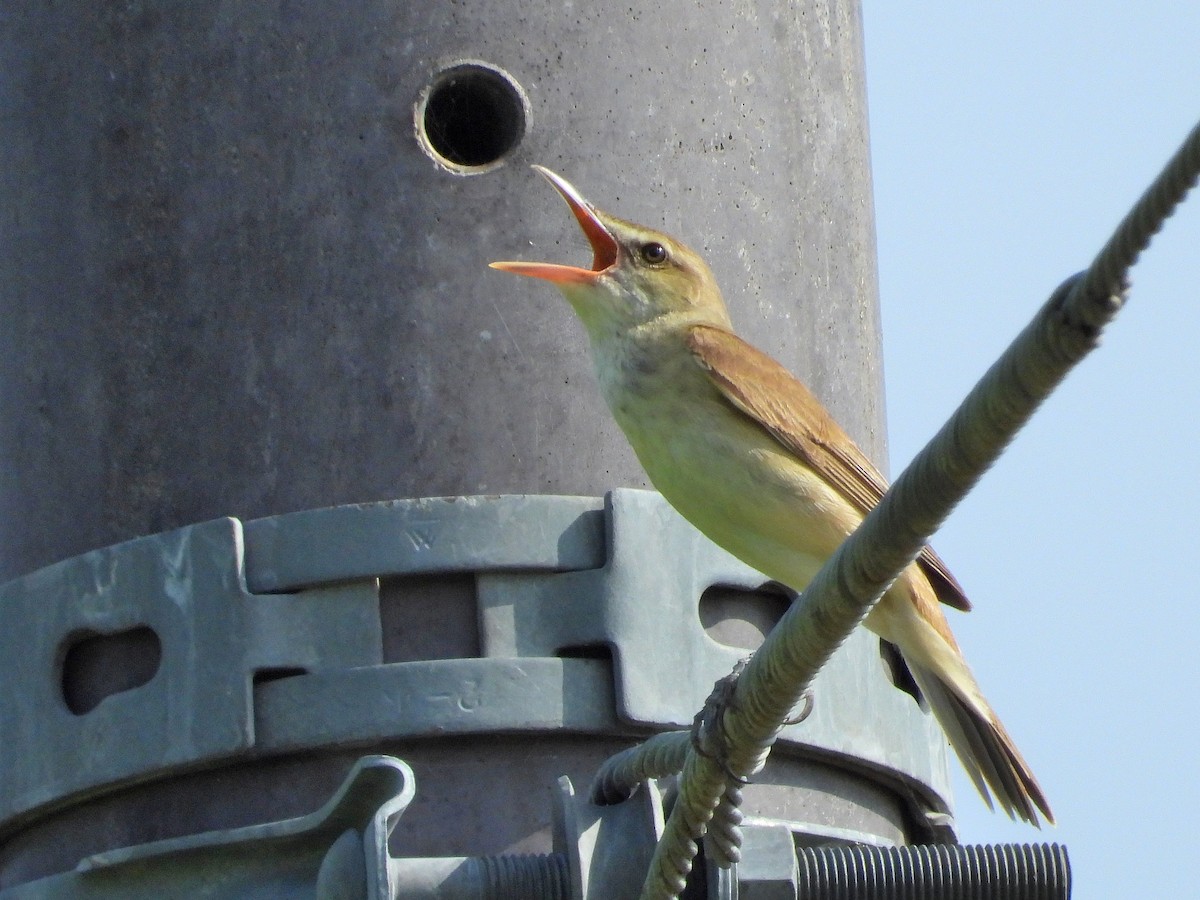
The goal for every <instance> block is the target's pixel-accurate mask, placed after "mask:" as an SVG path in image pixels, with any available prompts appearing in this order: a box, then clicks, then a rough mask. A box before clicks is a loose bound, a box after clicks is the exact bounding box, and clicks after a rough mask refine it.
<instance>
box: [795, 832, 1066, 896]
mask: <svg viewBox="0 0 1200 900" xmlns="http://www.w3.org/2000/svg"><path fill="white" fill-rule="evenodd" d="M796 861H797V863H798V867H799V878H798V882H797V883H798V886H799V896H801V897H804V898H805V900H1069V898H1070V896H1071V863H1070V860H1069V859H1068V858H1067V848H1066V847H1064V846H1062V845H1061V844H996V845H987V846H979V845H976V846H960V845H957V844H931V845H928V846H916V847H872V846H868V845H865V844H855V845H837V846H825V847H801V848H799V849H798V850H797V851H796Z"/></svg>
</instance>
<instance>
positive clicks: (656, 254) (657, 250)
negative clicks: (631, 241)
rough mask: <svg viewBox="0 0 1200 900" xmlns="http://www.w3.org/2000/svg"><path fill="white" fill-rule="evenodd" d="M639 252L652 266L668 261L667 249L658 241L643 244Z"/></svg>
mask: <svg viewBox="0 0 1200 900" xmlns="http://www.w3.org/2000/svg"><path fill="white" fill-rule="evenodd" d="M639 252H640V253H641V255H642V259H643V260H645V261H646V262H648V263H650V265H652V266H657V265H661V264H662V263H665V262H666V261H667V248H666V247H664V246H663V245H662V244H660V243H658V242H657V241H651V242H650V243H648V244H642V247H641V250H640V251H639Z"/></svg>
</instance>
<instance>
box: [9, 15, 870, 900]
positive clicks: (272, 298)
mask: <svg viewBox="0 0 1200 900" xmlns="http://www.w3.org/2000/svg"><path fill="white" fill-rule="evenodd" d="M862 52H863V50H862V33H861V21H860V17H859V10H858V4H857V3H855V2H852V0H848V2H838V0H834V2H824V0H812V2H805V3H801V4H790V3H788V4H784V3H778V4H771V3H765V2H764V3H756V4H726V3H715V4H707V5H705V6H704V7H702V8H701V7H697V6H696V4H695V3H693V2H690V0H660V2H655V3H634V4H632V5H630V4H623V5H620V6H619V7H611V5H606V4H584V3H577V4H571V3H567V4H565V5H563V4H555V3H537V2H532V3H524V4H516V3H512V2H501V0H479V2H475V3H470V4H465V3H428V4H420V3H401V4H396V3H382V2H375V0H368V2H365V3H360V4H355V5H354V6H353V7H352V8H350V7H347V8H342V7H337V8H335V7H334V6H331V5H330V4H328V3H319V2H312V0H298V2H294V3H288V4H283V5H282V6H281V5H266V6H264V5H262V4H254V3H240V2H232V3H230V2H225V3H218V2H214V0H197V2H188V3H152V2H135V3H125V4H116V5H114V4H96V3H83V2H78V3H66V4H51V5H47V4H44V3H35V2H30V0H16V2H14V3H10V4H7V7H6V9H5V11H4V12H2V13H0V321H3V323H4V327H3V328H2V329H0V459H2V460H3V461H4V463H3V466H2V467H0V581H3V580H5V579H8V578H14V577H17V576H20V575H23V574H25V573H28V572H31V571H33V570H34V569H37V568H39V567H41V566H44V565H47V564H49V563H52V562H54V561H56V560H60V559H63V558H65V557H69V556H72V555H75V554H78V553H82V552H84V551H87V550H90V549H92V548H96V547H100V546H104V545H108V544H112V543H115V542H118V541H122V540H126V539H128V538H131V537H134V536H138V535H144V534H151V533H155V532H159V531H163V530H166V529H170V528H174V527H177V526H182V525H187V524H190V523H194V522H199V521H203V520H207V519H211V518H214V517H217V516H224V515H232V516H237V517H239V518H242V519H253V518H257V517H262V516H268V515H273V514H279V513H285V512H290V511H294V510H302V509H310V508H315V507H323V506H330V505H336V504H345V503H354V502H363V501H373V500H380V499H387V498H397V497H429V496H441V495H459V494H466V495H470V494H497V493H509V492H518V493H521V492H526V493H543V494H568V495H573V494H578V495H600V494H603V493H604V492H605V491H607V490H609V489H612V488H614V487H619V486H634V487H643V486H647V485H646V482H645V478H644V475H643V474H642V472H641V470H640V468H639V467H638V465H637V462H636V460H635V459H634V457H633V456H632V453H631V452H630V451H629V450H628V449H627V447H626V445H625V442H624V439H623V438H622V436H621V435H620V433H619V431H618V430H617V428H616V426H615V425H614V424H613V423H612V422H611V420H610V418H609V416H608V414H607V411H606V410H605V409H604V408H603V405H602V401H601V399H600V397H599V394H598V392H597V390H596V388H595V385H594V383H593V378H592V375H591V364H590V360H589V358H588V354H587V350H586V346H585V339H584V334H583V331H582V328H581V327H580V326H579V325H578V323H577V322H575V321H574V318H573V315H572V313H571V311H570V310H569V309H568V308H567V306H566V305H565V304H564V303H562V302H561V301H560V300H559V299H558V298H557V297H556V296H555V295H554V294H553V292H552V291H550V290H549V289H545V288H542V289H539V288H538V287H537V286H536V285H534V284H531V283H529V282H526V281H523V280H520V279H515V278H510V277H504V276H502V275H499V274H496V273H493V272H491V271H489V270H488V269H487V268H486V264H487V262H489V261H490V260H494V259H504V258H514V257H528V258H539V259H548V260H561V261H580V260H583V259H586V258H587V256H586V253H587V251H586V249H585V246H584V244H583V241H582V238H581V237H580V236H579V235H578V233H577V229H576V228H575V226H574V224H573V223H572V222H571V221H570V219H569V217H568V216H567V215H566V214H565V212H564V210H563V208H562V207H561V203H560V201H559V199H558V198H557V197H556V196H554V194H553V192H552V191H550V190H549V189H547V188H546V186H545V185H544V184H543V183H542V182H541V181H540V179H537V178H536V176H534V175H533V174H532V173H531V172H530V170H529V169H528V164H529V163H534V162H537V163H542V164H545V165H548V166H550V167H551V168H553V169H555V170H557V171H559V172H561V173H563V174H564V175H566V176H567V177H568V178H570V179H571V180H572V181H573V182H574V183H575V184H577V185H578V186H579V187H580V188H581V189H582V190H583V191H584V192H585V193H586V194H587V196H588V197H589V198H590V199H592V200H594V201H595V202H596V203H597V204H598V205H600V206H602V207H603V208H605V209H607V210H609V211H611V212H614V213H616V214H618V215H620V216H622V217H624V218H629V219H632V220H635V221H639V222H642V223H645V224H648V225H651V226H654V227H661V228H664V229H665V230H667V231H668V232H670V233H672V234H675V235H678V236H679V237H681V238H682V239H684V240H685V241H687V242H688V243H689V244H691V245H692V246H693V247H695V248H697V249H700V250H702V251H703V252H704V253H705V254H706V256H707V258H708V259H709V261H710V263H711V264H712V267H713V269H714V271H715V272H716V273H717V276H718V278H719V279H720V281H721V283H722V285H723V288H724V291H725V294H726V297H727V299H728V301H729V305H730V307H731V310H732V314H733V317H734V320H735V323H736V324H737V326H738V328H739V330H740V331H741V332H742V333H743V334H744V335H745V336H746V337H747V338H749V339H750V340H752V341H753V342H754V343H756V344H758V345H759V346H761V347H763V348H764V349H766V350H768V351H769V352H771V353H772V354H773V355H775V356H776V357H778V358H779V359H781V360H782V361H783V362H784V363H785V364H787V365H788V366H789V367H791V368H792V369H793V370H794V371H796V372H797V373H798V374H800V375H801V376H802V377H804V378H805V379H806V380H807V381H808V382H809V384H810V385H811V386H812V387H813V389H814V390H815V391H816V392H817V394H818V395H819V396H820V397H821V398H822V399H823V400H824V401H825V402H826V403H827V404H828V405H829V406H830V407H831V409H832V410H833V411H834V412H835V414H836V415H837V416H838V417H839V419H840V420H841V421H842V422H843V424H844V425H845V426H846V427H847V428H848V430H849V431H850V432H851V433H852V434H853V435H854V436H855V438H856V439H857V440H859V441H860V443H861V444H862V445H863V446H864V448H865V449H867V450H868V452H870V453H871V454H872V455H873V456H874V457H875V458H876V459H877V460H880V461H882V458H883V454H884V449H885V447H884V438H883V424H882V408H883V406H882V390H881V377H880V364H879V350H878V338H879V334H878V331H879V326H878V312H877V298H876V282H875V271H874V238H873V231H872V228H873V222H872V214H871V193H870V176H869V169H868V154H867V134H866V109H865V98H864V87H863V65H862ZM468 582H469V579H459V580H458V581H449V582H439V581H438V580H437V579H431V580H429V581H428V582H425V583H422V584H420V585H417V586H416V587H415V588H414V586H413V585H407V586H401V587H400V588H396V587H395V586H392V588H391V589H393V590H398V591H399V592H400V593H401V594H405V592H406V591H407V594H406V596H408V595H411V597H412V598H415V599H411V603H412V604H414V607H413V608H414V609H417V608H418V607H419V608H420V609H421V610H423V611H424V612H422V613H421V614H422V615H423V616H424V617H425V618H426V619H428V620H430V623H431V624H430V630H429V631H428V632H424V633H422V635H421V636H420V637H419V638H415V639H412V643H413V644H414V645H416V644H421V645H422V648H423V652H424V653H426V654H427V655H429V656H433V657H437V656H438V655H439V654H441V655H457V654H458V652H460V651H462V649H463V644H462V638H461V636H458V635H456V634H455V633H454V632H453V629H452V628H451V627H450V626H446V628H444V629H443V630H442V631H441V632H439V631H438V628H437V622H436V620H437V619H438V618H439V617H438V616H436V615H430V613H429V610H430V609H435V608H442V607H440V606H437V604H445V608H447V609H449V608H453V609H462V608H463V605H464V603H467V602H469V599H470V596H471V591H472V586H471V584H469V583H468ZM388 590H389V587H388V586H387V585H385V591H384V593H385V595H386V594H387V592H388ZM406 602H409V601H406ZM409 649H411V648H408V649H405V648H401V649H396V648H393V650H394V652H395V653H396V654H398V655H399V656H400V657H403V655H404V654H405V653H406V652H408V650H409ZM620 745H622V746H623V744H620ZM614 746H617V744H613V743H611V742H605V741H600V742H595V743H593V744H592V745H591V746H590V747H589V748H588V749H587V750H586V752H581V753H577V752H576V750H575V749H574V747H573V745H572V744H571V743H570V742H566V743H563V744H558V745H553V746H550V747H548V749H546V750H545V752H544V753H543V754H542V755H541V756H540V757H538V760H537V761H536V765H535V764H534V762H531V757H530V756H529V751H528V750H527V748H525V747H524V746H519V745H517V744H513V743H511V742H509V743H505V742H493V744H492V745H491V746H490V749H488V750H486V753H487V754H488V756H487V758H486V759H484V760H483V762H472V761H471V760H475V759H477V758H478V757H479V756H480V754H481V753H482V752H485V751H483V750H481V749H480V748H477V747H476V748H467V747H459V748H449V749H446V748H442V749H439V750H438V751H437V752H436V753H434V754H433V755H432V756H431V757H430V759H429V760H426V763H427V770H428V769H430V768H436V765H441V766H443V768H447V767H448V768H449V769H453V770H454V773H455V774H454V778H453V779H451V780H450V782H448V783H453V784H455V785H457V787H456V790H457V792H458V794H457V795H455V793H454V791H453V790H450V789H449V788H447V789H446V791H445V794H444V799H443V800H442V801H439V802H442V803H443V805H442V806H441V807H439V808H436V809H433V810H432V811H431V812H430V813H429V818H430V821H433V820H435V819H438V818H440V819H442V820H445V819H446V818H447V817H449V818H450V819H452V820H454V821H452V822H451V825H452V826H457V827H458V829H459V831H458V834H457V836H456V835H453V834H452V835H451V836H450V837H446V836H444V835H441V836H435V837H430V839H429V840H428V842H427V844H428V845H427V846H421V847H419V848H417V850H419V851H420V852H423V853H437V852H455V851H457V852H467V851H470V852H495V851H496V850H499V849H514V848H516V849H528V847H529V846H532V845H533V844H536V840H535V836H528V837H527V838H518V839H514V840H511V841H510V840H508V838H507V837H506V838H505V842H504V844H503V846H501V847H475V846H462V845H461V844H467V845H470V843H471V841H472V840H473V839H474V836H482V837H483V838H484V839H486V838H488V837H489V836H490V835H491V833H492V831H493V824H494V823H491V822H489V821H479V822H472V821H471V820H470V818H469V816H468V817H465V818H464V817H463V814H462V809H463V802H464V797H463V793H464V792H466V793H467V794H468V795H469V793H470V791H471V790H474V788H473V787H471V786H470V784H469V780H470V778H473V777H483V774H482V773H484V772H490V773H491V774H490V775H489V776H488V777H489V782H490V781H494V780H499V781H503V780H504V777H505V774H506V773H507V775H508V780H509V781H510V782H511V786H510V788H508V790H510V791H511V794H512V796H514V797H522V796H527V794H528V791H529V790H530V789H531V788H529V787H528V784H527V783H526V782H540V783H548V782H545V778H544V777H543V776H546V777H549V776H552V775H556V774H559V773H560V772H561V771H567V770H579V769H590V767H591V766H592V765H593V764H594V762H595V761H596V760H598V759H599V758H601V757H602V756H603V755H604V754H605V753H607V752H609V750H610V749H612V748H613V747H614ZM408 749H409V751H411V752H409V753H408V755H406V758H416V759H417V760H418V764H417V768H418V776H419V777H423V776H424V773H423V772H422V770H421V769H420V766H419V763H420V750H419V749H416V750H413V749H412V748H408ZM352 756H353V754H347V758H351V757H352ZM326 762H327V763H328V765H326V766H325V767H324V768H322V767H321V765H318V764H316V763H314V764H313V765H309V764H308V762H306V761H305V760H303V759H295V760H282V761H281V760H259V761H257V762H255V763H254V765H253V766H252V767H248V768H246V769H244V770H240V771H238V772H226V773H221V774H220V775H219V776H213V777H209V778H205V777H201V776H193V777H192V778H191V780H187V779H185V780H182V781H181V782H180V783H179V784H178V785H177V786H169V785H154V786H150V787H148V788H146V789H144V790H143V791H142V793H141V794H138V795H137V796H136V797H135V798H134V799H133V802H132V804H131V805H125V806H123V805H122V801H121V800H120V799H119V798H118V799H111V798H110V799H108V800H105V801H104V803H103V804H102V806H100V807H95V808H91V809H87V808H85V809H80V810H76V811H74V812H72V813H70V814H64V815H63V816H60V817H59V818H58V819H57V820H56V821H55V822H54V823H52V824H47V825H45V828H44V832H42V833H41V839H44V844H45V845H46V846H47V847H50V846H51V845H55V846H62V845H63V844H64V842H66V843H70V844H71V846H72V847H80V846H93V847H94V846H98V845H97V844H96V842H95V840H93V839H92V838H90V837H87V836H86V835H87V833H89V832H90V831H95V830H96V829H108V831H109V833H110V834H111V833H116V834H118V835H120V836H123V837H124V838H125V839H126V840H127V841H129V842H135V841H137V840H148V839H149V836H153V834H152V833H153V832H154V827H152V826H151V825H150V824H147V823H149V822H161V821H162V819H163V817H165V816H168V815H169V812H168V811H169V810H170V809H171V808H172V807H174V808H175V809H178V808H179V807H180V805H184V806H188V808H189V809H190V810H191V811H192V812H193V813H195V817H196V823H195V824H196V825H197V827H198V826H199V825H203V824H205V822H207V823H208V827H226V826H227V825H228V824H229V822H230V819H231V814H230V813H228V811H227V810H223V811H222V812H220V813H218V812H216V811H213V812H212V815H211V816H209V817H207V818H206V817H205V816H204V815H201V814H200V813H199V812H196V810H197V803H196V800H197V798H202V797H210V796H214V795H213V793H212V792H213V791H219V793H220V796H221V797H222V798H223V800H222V802H223V803H225V804H226V805H228V804H234V805H235V806H236V805H237V804H238V803H240V804H241V807H240V810H238V811H236V812H235V813H233V814H232V818H233V819H239V820H244V821H254V820H256V817H257V820H262V818H263V817H264V816H270V815H271V814H273V813H274V812H277V811H278V810H280V809H281V808H284V807H286V812H287V813H288V814H291V813H297V812H303V811H305V810H308V809H311V808H313V807H314V806H315V805H316V804H317V803H319V802H320V801H321V799H323V797H324V796H325V795H327V793H328V790H329V789H330V788H331V787H332V786H333V785H335V784H336V783H337V780H338V779H339V778H340V777H341V775H342V774H344V771H345V765H344V762H345V761H344V760H341V759H338V760H332V761H331V760H326ZM335 763H336V765H335ZM456 767H457V768H456ZM531 768H532V769H536V770H537V771H531ZM543 770H544V771H543ZM264 785H265V786H264ZM282 794H286V796H287V800H286V801H283V802H282V803H281V802H280V797H281V795H282ZM172 798H174V799H172ZM469 799H470V798H469V796H468V797H467V798H466V800H467V801H468V802H469ZM213 805H214V807H215V806H216V805H217V804H215V803H214V804H213ZM538 805H539V806H540V801H539V804H538ZM149 808H154V809H156V810H158V812H156V813H155V814H154V815H148V814H147V809H149ZM98 810H99V812H98ZM456 817H457V818H456ZM97 823H99V824H97ZM114 823H119V825H116V826H114ZM39 827H41V826H39ZM521 827H524V826H523V825H522V826H521ZM114 828H115V831H114ZM464 832H470V834H467V835H466V836H465V837H464V836H463V834H464ZM506 834H507V833H506ZM148 835H149V836H148ZM38 839H39V837H38V835H37V834H33V836H31V837H29V838H28V839H26V840H24V841H22V846H21V847H20V848H15V849H14V848H13V847H12V846H10V847H8V848H7V849H6V850H5V851H4V852H3V853H0V869H2V868H3V866H4V865H9V866H11V868H10V870H9V871H10V872H12V873H16V874H14V875H12V876H11V878H10V883H12V882H13V881H19V880H21V879H22V878H23V877H24V875H26V874H28V875H34V874H39V873H44V872H46V871H55V870H59V869H58V868H56V867H60V866H61V865H64V864H65V865H73V861H72V860H68V859H66V858H65V857H64V858H63V859H61V860H59V859H57V858H55V859H53V860H49V861H48V859H43V860H41V861H36V862H29V861H28V853H29V850H28V847H29V846H30V845H33V844H36V843H37V841H38ZM456 839H458V840H459V841H460V843H459V844H455V840H456ZM71 842H74V843H71ZM46 852H47V853H48V854H49V855H50V856H53V853H54V851H52V850H47V851H46ZM22 854H26V856H22ZM35 855H36V854H35ZM2 886H3V882H2V881H0V887H2Z"/></svg>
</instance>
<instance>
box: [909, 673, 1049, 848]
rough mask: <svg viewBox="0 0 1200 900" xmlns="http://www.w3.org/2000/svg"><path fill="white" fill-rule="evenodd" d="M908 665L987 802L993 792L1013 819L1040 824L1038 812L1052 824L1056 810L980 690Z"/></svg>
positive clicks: (990, 803) (1001, 806)
mask: <svg viewBox="0 0 1200 900" xmlns="http://www.w3.org/2000/svg"><path fill="white" fill-rule="evenodd" d="M909 668H910V669H911V671H912V673H913V678H914V679H916V682H917V686H918V687H920V688H921V691H922V693H923V694H924V695H925V698H926V700H927V701H928V702H929V707H930V709H931V710H932V711H933V715H934V717H935V718H936V719H937V720H938V723H939V724H940V725H941V726H942V729H943V730H944V731H945V732H946V736H947V738H949V740H950V746H951V747H953V748H954V752H955V753H956V754H957V755H958V758H959V759H960V760H962V764H963V767H964V768H965V769H966V771H967V775H968V776H969V777H970V779H971V781H972V782H973V783H974V784H975V788H976V789H977V790H978V791H979V793H980V795H981V796H982V797H983V799H984V800H985V801H986V802H987V804H988V806H989V807H990V806H991V805H992V797H993V796H994V797H995V799H996V802H997V803H998V804H999V805H1000V808H1001V809H1003V810H1004V812H1005V813H1007V814H1008V815H1009V817H1011V818H1019V819H1023V820H1024V821H1026V822H1028V823H1030V824H1031V825H1034V826H1039V827H1040V824H1041V823H1040V821H1039V817H1038V814H1039V812H1040V813H1041V815H1042V816H1044V817H1045V819H1046V821H1047V822H1050V823H1052V824H1053V822H1054V814H1053V813H1052V812H1051V811H1050V804H1049V803H1048V802H1047V801H1046V795H1045V794H1044V793H1042V788H1041V786H1040V785H1039V784H1038V782H1037V779H1036V778H1035V777H1034V775H1033V772H1032V771H1031V770H1030V768H1029V766H1028V764H1027V763H1026V762H1025V760H1024V759H1023V758H1022V757H1021V754H1020V752H1019V751H1018V750H1017V747H1016V745H1015V744H1014V743H1013V740H1012V738H1011V737H1009V735H1008V732H1007V731H1005V730H1004V726H1003V725H1002V724H1001V723H1000V720H999V719H998V718H997V717H996V714H995V713H994V712H992V710H991V709H990V708H989V707H988V705H987V703H986V701H984V700H983V698H982V696H980V695H978V692H976V696H975V697H968V696H964V693H965V692H960V691H959V690H956V689H955V687H954V685H952V684H950V683H947V682H945V681H943V680H942V679H941V678H939V677H938V676H937V674H936V673H934V672H932V671H930V670H928V669H925V668H923V667H921V666H919V665H914V664H913V663H911V662H910V663H909ZM967 677H968V678H969V677H970V676H969V674H968V676H967ZM972 686H974V685H973V684H972Z"/></svg>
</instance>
